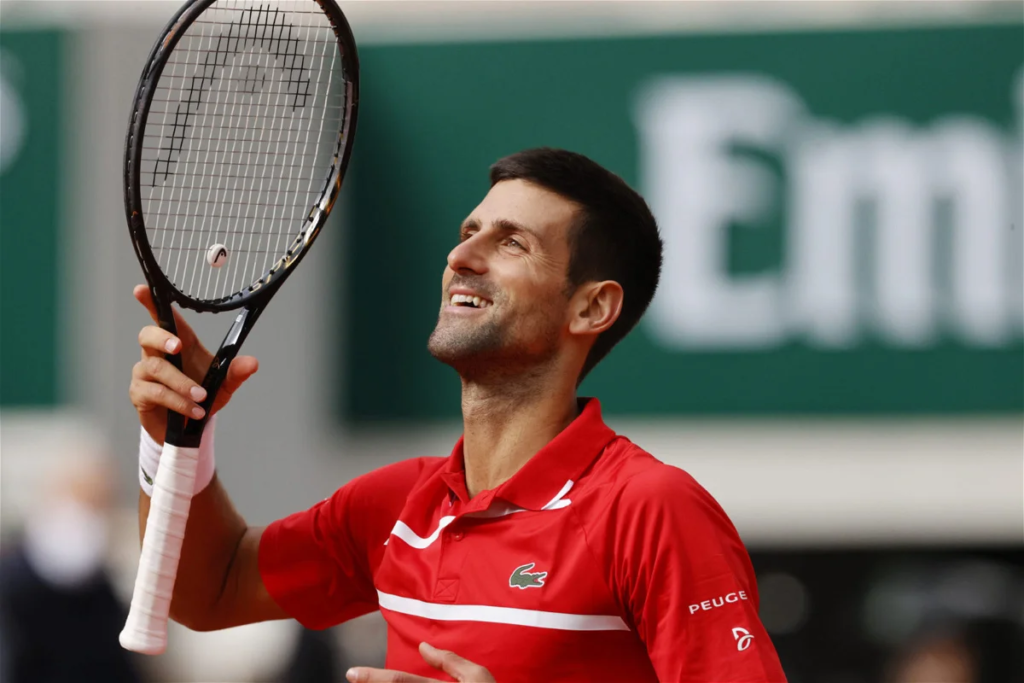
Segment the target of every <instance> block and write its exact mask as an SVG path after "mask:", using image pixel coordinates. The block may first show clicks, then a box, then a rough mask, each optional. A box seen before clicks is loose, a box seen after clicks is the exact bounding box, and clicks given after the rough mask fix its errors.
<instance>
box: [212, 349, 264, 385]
mask: <svg viewBox="0 0 1024 683" xmlns="http://www.w3.org/2000/svg"><path fill="white" fill-rule="evenodd" d="M259 369H260V362H259V361H258V360H256V358H255V357H253V356H238V357H236V358H235V359H234V360H233V361H231V365H229V366H228V375H227V377H225V378H224V384H223V385H222V387H221V391H226V392H227V393H228V394H233V393H235V391H236V390H237V389H238V387H240V386H242V384H244V383H245V381H246V380H247V379H249V378H250V377H252V376H253V375H255V374H256V371H257V370H259Z"/></svg>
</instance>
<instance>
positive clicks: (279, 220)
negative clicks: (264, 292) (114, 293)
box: [140, 0, 348, 300]
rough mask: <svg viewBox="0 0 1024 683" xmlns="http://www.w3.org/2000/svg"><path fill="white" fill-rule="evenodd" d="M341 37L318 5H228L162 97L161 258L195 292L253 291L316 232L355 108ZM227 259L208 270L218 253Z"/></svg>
mask: <svg viewBox="0 0 1024 683" xmlns="http://www.w3.org/2000/svg"><path fill="white" fill-rule="evenodd" d="M345 85H346V83H345V77H344V74H343V73H342V72H341V59H340V56H339V50H338V46H337V41H336V40H335V37H334V32H333V28H332V27H331V25H330V22H329V20H328V19H327V17H326V16H325V15H324V14H323V13H322V12H320V10H319V9H318V7H317V5H315V4H314V3H313V2H312V0H289V1H267V0H264V1H263V2H255V3H253V2H246V1H245V0H219V1H218V2H215V3H214V4H213V5H211V6H210V7H209V8H208V9H206V10H205V11H204V12H203V14H202V15H200V16H199V17H198V18H197V19H196V21H195V22H194V23H193V24H192V25H190V26H189V27H188V28H187V29H186V31H185V33H184V34H183V35H182V36H181V38H180V41H179V43H178V44H177V46H176V47H175V48H174V50H173V52H172V54H171V55H170V57H169V59H168V61H167V64H166V65H165V67H164V70H163V73H162V74H161V76H160V79H159V82H158V83H157V86H156V88H155V92H154V93H153V101H154V102H160V103H162V104H161V105H160V106H159V108H156V107H154V108H153V109H151V110H150V112H149V116H150V118H149V121H148V125H147V127H146V130H145V133H144V139H143V141H142V160H141V161H142V163H141V167H140V180H141V185H142V187H141V188H140V189H141V191H142V196H143V212H144V218H145V221H146V228H147V234H148V236H149V242H150V245H151V246H152V248H153V252H154V256H155V257H156V259H157V262H158V263H159V265H160V268H161V269H162V270H163V272H164V274H165V275H166V276H167V277H168V279H169V280H171V282H172V283H173V284H174V285H175V286H176V287H177V288H178V289H179V290H180V291H182V292H183V293H184V294H186V295H187V296H189V297H192V298H196V299H202V300H218V299H223V298H226V297H230V296H232V295H234V294H236V293H239V292H242V291H244V290H245V289H246V288H248V287H250V286H252V284H253V283H254V282H257V281H259V280H260V278H261V277H262V276H263V274H264V273H265V272H266V271H267V270H268V268H270V267H272V266H273V265H274V264H275V263H276V262H277V261H279V260H280V259H281V258H282V257H285V256H286V255H287V254H288V253H289V250H290V249H293V248H294V246H295V245H296V244H301V242H302V236H303V234H304V230H305V229H307V228H308V225H307V219H308V217H309V215H310V210H311V209H312V207H313V206H314V205H315V203H316V202H317V201H318V200H319V198H320V196H321V194H322V192H323V190H324V185H325V182H326V180H327V178H328V177H329V174H330V170H331V168H332V165H333V163H334V159H335V154H336V151H337V148H338V134H339V131H341V130H342V123H343V119H344V117H345V115H346V112H347V110H348V106H347V104H348V103H347V101H346V98H347V95H348V90H347V88H346V87H345ZM221 245H222V246H224V247H225V249H226V251H227V253H228V258H227V260H226V263H224V265H222V266H221V267H213V265H211V264H210V263H209V262H208V261H207V253H208V252H209V251H210V249H211V248H212V247H214V246H218V247H219V246H221Z"/></svg>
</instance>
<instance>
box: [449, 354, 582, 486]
mask: <svg viewBox="0 0 1024 683" xmlns="http://www.w3.org/2000/svg"><path fill="white" fill-rule="evenodd" d="M569 377H572V380H570V381H566V379H567V378H569ZM578 412H579V410H578V408H577V405H576V383H575V378H574V376H572V373H565V372H542V373H538V374H535V375H532V376H526V377H522V376H520V377H517V378H515V379H514V380H510V379H509V378H508V377H505V378H503V379H495V380H493V381H486V380H485V381H476V380H469V379H466V378H463V381H462V418H463V425H464V433H463V442H462V444H463V456H464V458H465V466H466V488H467V490H468V492H469V495H470V497H473V496H475V495H476V494H478V493H480V492H481V491H488V490H491V489H494V488H496V487H497V486H500V485H501V484H503V483H504V482H506V481H508V480H509V479H511V478H512V475H514V474H515V473H516V472H518V471H519V469H520V468H521V467H522V466H523V465H525V464H526V461H527V460H529V459H530V458H531V457H533V455H534V454H536V453H537V451H539V450H540V449H541V448H543V447H544V446H546V445H547V444H548V442H549V441H551V440H552V439H554V438H555V437H556V436H557V435H558V434H559V433H560V432H561V431H562V430H563V429H565V428H566V427H567V426H569V423H571V422H572V421H573V420H574V419H576V416H577V414H578Z"/></svg>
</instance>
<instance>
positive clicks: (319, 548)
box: [247, 459, 427, 629]
mask: <svg viewBox="0 0 1024 683" xmlns="http://www.w3.org/2000/svg"><path fill="white" fill-rule="evenodd" d="M425 460H427V459H419V460H409V461H404V462H401V463H396V464H395V465H391V466H389V467H384V468H381V469H379V470H375V471H374V472H370V473H368V474H365V475H363V476H361V477H358V478H356V479H354V480H352V481H350V482H349V483H347V484H345V485H344V486H342V487H341V488H340V489H338V490H337V491H336V492H335V493H334V494H333V495H332V496H331V497H329V498H327V499H326V500H323V501H321V502H319V503H317V504H316V505H314V506H313V507H311V508H310V509H308V510H305V511H303V512H299V513H296V514H294V515H290V516H289V517H286V518H284V519H281V520H278V521H276V522H274V523H273V524H271V525H270V526H268V527H267V528H266V529H264V530H263V531H262V535H261V537H260V538H259V539H257V540H256V541H255V544H254V545H255V548H256V549H255V551H254V554H255V555H256V557H257V561H256V562H255V563H253V562H251V561H249V562H247V566H250V567H251V566H255V567H256V568H257V569H256V573H257V576H255V577H254V578H253V579H252V580H251V582H249V583H250V585H252V586H258V587H259V594H260V596H261V597H260V599H259V600H257V601H256V602H257V603H262V602H264V597H266V598H269V600H267V601H266V602H269V603H273V604H275V605H276V606H277V607H278V609H280V610H281V611H282V612H283V614H286V615H288V616H291V617H293V618H295V619H296V620H298V621H299V622H300V623H302V624H303V625H304V626H306V627H308V628H314V629H317V628H327V627H329V626H333V625H335V624H339V623H341V622H343V621H346V620H348V619H352V618H354V617H357V616H360V615H362V614H366V613H367V612H371V611H374V610H376V609H377V607H378V605H377V591H376V588H375V586H374V581H373V573H374V570H375V567H376V566H377V565H378V564H379V562H380V560H381V559H382V558H383V555H384V550H385V547H384V542H385V541H386V540H387V538H388V534H389V533H390V530H391V528H392V526H393V525H394V523H395V521H396V520H397V519H398V516H399V514H400V513H401V511H402V508H403V506H404V505H405V501H406V499H407V497H408V495H409V492H410V491H411V489H412V487H413V486H414V485H415V483H416V481H417V480H418V478H419V475H420V473H421V471H422V468H423V465H424V464H425V463H424V462H423V461H425ZM267 610H268V613H269V611H270V610H271V608H269V607H268V608H267ZM282 612H275V613H276V614H282ZM270 618H274V617H270Z"/></svg>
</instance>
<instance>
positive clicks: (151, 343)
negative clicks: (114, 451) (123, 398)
mask: <svg viewBox="0 0 1024 683" xmlns="http://www.w3.org/2000/svg"><path fill="white" fill-rule="evenodd" d="M132 294H133V295H134V296H135V298H136V299H137V300H138V302H139V303H141V304H142V305H143V306H145V307H146V310H148V311H149V315H150V317H151V318H152V319H153V321H154V322H157V313H156V307H155V306H154V305H153V298H152V295H151V294H150V291H149V287H147V286H146V285H136V287H135V289H134V290H133V291H132ZM174 324H175V326H176V327H177V329H178V336H177V337H176V336H174V335H173V334H171V333H170V332H168V331H167V330H164V329H163V328H161V327H160V326H159V325H147V326H146V327H143V328H142V331H141V332H139V346H141V347H142V360H140V361H139V362H138V363H136V364H135V367H134V368H133V369H132V383H131V386H130V387H129V389H128V395H129V397H130V398H131V401H132V404H133V405H134V406H135V409H136V410H137V411H138V413H139V422H140V423H141V424H142V426H143V428H145V430H146V432H148V433H149V435H150V436H151V437H153V440H155V441H156V442H157V443H163V442H164V434H165V433H166V431H167V411H168V410H173V411H175V412H177V413H181V414H182V415H184V416H186V417H189V418H199V417H202V416H203V412H202V410H203V409H202V408H201V407H199V403H200V402H201V401H202V400H203V399H205V398H206V391H205V390H204V389H203V388H202V387H201V386H199V383H200V382H202V381H203V378H204V377H205V376H206V371H207V370H208V369H209V367H210V362H211V361H212V360H213V354H212V353H210V352H209V351H208V350H207V349H206V347H205V346H203V345H202V344H201V343H200V342H199V340H198V339H196V335H195V332H193V331H192V328H191V327H190V326H189V324H188V323H186V322H185V319H184V318H182V317H181V315H180V314H179V313H178V311H174ZM168 353H171V354H177V353H180V354H181V364H182V368H183V369H184V372H182V371H181V370H178V369H177V368H176V367H174V365H173V364H172V363H170V362H169V361H168V360H167V359H166V358H165V357H164V356H165V354H168ZM258 368H259V362H258V361H257V360H256V359H255V358H254V357H252V356H237V357H236V358H235V359H234V360H233V361H231V365H230V366H229V367H228V375H227V377H226V378H225V379H224V383H223V384H222V385H221V387H220V391H219V392H217V398H216V400H215V401H214V403H213V412H214V413H216V412H217V411H218V410H220V409H221V408H223V407H224V406H225V405H226V404H227V402H228V401H230V400H231V395H232V394H234V393H235V391H237V390H238V387H240V386H242V384H243V383H244V382H245V380H247V379H249V378H250V377H252V375H253V373H255V372H256V370H257V369H258ZM196 411H198V412H196Z"/></svg>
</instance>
